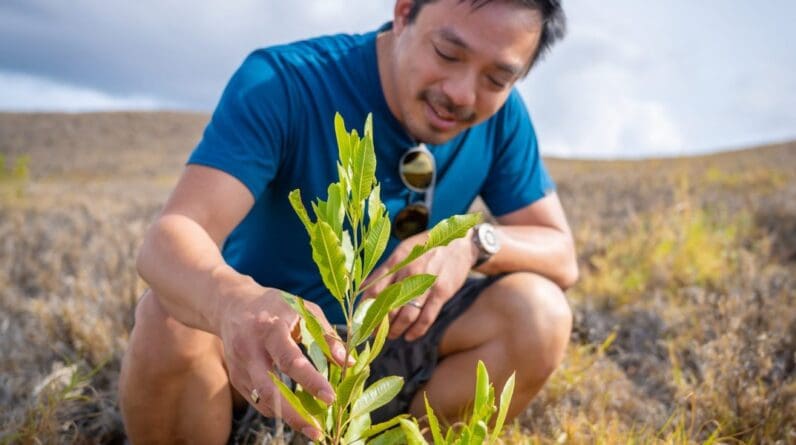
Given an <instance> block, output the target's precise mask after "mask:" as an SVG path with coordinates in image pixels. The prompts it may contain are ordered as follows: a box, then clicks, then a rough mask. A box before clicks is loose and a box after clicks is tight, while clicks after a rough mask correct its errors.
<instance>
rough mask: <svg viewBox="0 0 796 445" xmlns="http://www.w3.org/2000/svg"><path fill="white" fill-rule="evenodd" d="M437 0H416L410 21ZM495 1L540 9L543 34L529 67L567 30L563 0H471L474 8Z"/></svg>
mask: <svg viewBox="0 0 796 445" xmlns="http://www.w3.org/2000/svg"><path fill="white" fill-rule="evenodd" d="M435 1H436V0H414V2H415V4H414V5H413V6H412V9H411V10H410V11H409V16H408V19H409V23H412V22H414V20H415V18H416V17H417V14H418V13H419V12H420V10H421V9H423V6H425V5H427V4H429V3H433V2H435ZM464 1H466V0H459V2H460V3H462V2H464ZM493 1H504V2H508V3H513V4H516V5H519V6H523V7H526V8H529V9H533V10H535V11H539V13H540V14H541V15H542V34H541V36H540V37H539V46H538V47H537V48H536V51H535V52H534V53H533V55H532V56H531V61H530V62H531V63H530V64H529V65H528V68H529V69H530V67H532V66H533V65H534V64H535V63H536V61H537V60H539V59H540V58H542V57H543V56H544V55H545V54H547V53H548V52H549V51H550V47H551V46H553V43H555V42H556V41H558V40H561V39H563V38H564V35H565V34H566V32H567V17H566V15H564V9H563V8H562V7H561V0H469V2H470V3H471V4H472V6H473V8H474V9H478V8H481V7H482V6H484V5H487V4H489V3H492V2H493Z"/></svg>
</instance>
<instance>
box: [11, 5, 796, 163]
mask: <svg viewBox="0 0 796 445" xmlns="http://www.w3.org/2000/svg"><path fill="white" fill-rule="evenodd" d="M393 4H394V1H393V0H292V1H289V2H286V1H282V0H228V1H225V2H220V1H217V0H170V1H162V0H157V1H156V0H138V1H135V2H117V1H104V0H72V1H69V2H65V1H62V0H0V111H67V112H80V111H102V110H128V109H133V110H151V109H185V110H198V111H206V112H211V111H212V110H213V108H214V107H215V104H216V102H217V101H218V98H219V96H220V94H221V91H222V89H223V88H224V85H225V84H226V82H227V81H228V79H229V77H230V75H231V74H232V73H233V72H234V70H235V69H236V68H237V67H238V65H239V64H240V63H241V61H242V60H243V58H244V57H245V56H246V55H247V54H248V53H249V52H251V51H252V50H253V49H255V48H259V47H264V46H268V45H273V44H279V43H287V42H290V41H294V40H299V39H303V38H309V37H313V36H317V35H322V34H331V33H338V32H367V31H371V30H373V29H375V28H376V27H378V26H379V25H380V24H382V23H383V22H385V21H387V20H390V18H391V15H392V6H393ZM563 4H564V9H565V11H566V13H567V17H568V28H569V30H568V34H567V36H566V38H565V39H564V40H563V41H562V42H560V43H559V44H557V45H556V46H554V47H553V48H552V51H551V52H550V53H549V54H548V56H547V57H546V58H545V59H544V60H543V61H541V62H540V63H539V64H538V65H537V66H535V67H534V69H533V70H532V71H531V73H530V74H529V75H528V77H527V78H526V79H524V80H523V81H521V82H520V83H518V85H517V88H518V89H519V90H520V92H521V93H522V95H523V97H524V99H525V102H526V104H527V105H528V108H529V110H530V113H531V115H532V119H533V122H534V126H535V128H536V131H537V134H538V137H539V141H540V146H541V149H542V153H543V154H545V155H548V156H563V157H581V158H582V157H587V158H641V157H651V156H680V155H685V154H696V153H704V152H710V151H716V150H722V149H731V148H740V147H744V146H748V145H756V144H760V143H768V142H778V141H784V140H791V139H796V75H794V73H796V27H794V26H793V24H792V23H793V21H794V19H796V2H794V1H792V0H767V1H765V2H749V1H740V0H700V1H698V2H694V1H689V0H671V1H662V0H647V1H633V0H613V1H610V2H598V1H594V0H564V1H563Z"/></svg>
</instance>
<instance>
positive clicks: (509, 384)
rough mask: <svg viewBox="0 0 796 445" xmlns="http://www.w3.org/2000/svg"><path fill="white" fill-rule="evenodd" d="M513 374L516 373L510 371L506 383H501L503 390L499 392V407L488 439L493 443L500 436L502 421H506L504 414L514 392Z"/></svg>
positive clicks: (507, 409) (507, 410)
mask: <svg viewBox="0 0 796 445" xmlns="http://www.w3.org/2000/svg"><path fill="white" fill-rule="evenodd" d="M514 374H516V373H514V372H512V373H511V377H509V379H508V380H506V384H505V385H503V391H501V392H500V409H499V410H498V415H497V419H496V420H495V427H494V429H493V430H492V436H491V437H490V440H489V441H490V442H492V443H495V442H496V441H497V438H498V437H499V436H500V430H502V429H503V422H505V421H506V414H507V413H508V412H509V406H510V405H511V397H512V395H513V394H514Z"/></svg>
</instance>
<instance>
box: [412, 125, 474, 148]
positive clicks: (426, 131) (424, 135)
mask: <svg viewBox="0 0 796 445" xmlns="http://www.w3.org/2000/svg"><path fill="white" fill-rule="evenodd" d="M406 128H407V131H408V132H409V134H410V135H411V136H412V138H413V139H414V140H416V141H418V142H422V143H424V144H431V145H440V144H444V143H445V142H448V141H449V140H451V139H453V138H454V137H456V135H457V134H459V133H461V132H462V131H464V130H465V128H466V127H465V128H461V127H457V128H454V129H452V130H449V131H442V130H438V129H436V128H434V127H433V126H432V125H431V124H429V123H428V122H426V121H425V120H421V121H414V122H408V123H407V127H406Z"/></svg>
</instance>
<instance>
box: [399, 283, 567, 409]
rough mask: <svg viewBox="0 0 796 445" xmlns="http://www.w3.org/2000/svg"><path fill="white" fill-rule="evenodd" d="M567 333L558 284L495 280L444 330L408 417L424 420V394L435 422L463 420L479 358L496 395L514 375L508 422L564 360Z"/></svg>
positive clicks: (470, 399)
mask: <svg viewBox="0 0 796 445" xmlns="http://www.w3.org/2000/svg"><path fill="white" fill-rule="evenodd" d="M475 326H477V329H474V327H475ZM571 329H572V313H571V311H570V309H569V305H568V304H567V302H566V298H565V297H564V294H563V292H562V291H561V289H560V288H559V287H558V286H557V285H556V284H554V283H553V282H551V281H550V280H548V279H546V278H544V277H542V276H539V275H536V274H532V273H513V274H510V275H507V276H505V277H503V278H501V279H499V280H498V281H496V282H494V283H492V284H491V285H490V286H489V287H487V288H486V289H485V290H484V291H483V292H482V293H481V295H480V296H479V297H478V299H477V300H476V301H475V302H474V303H473V304H472V306H470V308H469V309H467V310H466V311H465V312H464V313H463V314H462V315H461V316H460V317H459V318H457V319H456V320H455V321H454V322H453V323H451V325H450V326H449V327H448V329H447V330H446V332H445V334H444V335H443V337H442V341H441V342H440V345H439V352H440V357H441V358H440V362H439V364H438V366H437V368H436V369H435V370H434V373H433V374H432V376H431V379H430V380H429V381H428V383H427V384H426V386H425V388H423V389H422V390H421V391H418V393H417V394H416V395H415V397H414V399H413V400H412V404H411V407H410V412H411V413H412V414H413V415H415V416H418V417H420V416H423V415H425V405H424V401H423V392H424V391H425V392H427V393H428V398H429V403H431V405H432V407H433V408H434V411H435V413H436V414H437V415H438V416H439V417H441V418H444V419H447V421H448V422H455V421H456V420H458V419H459V418H461V415H462V413H463V412H464V409H465V408H466V407H467V406H468V404H471V403H472V400H473V395H474V389H475V369H476V364H477V362H478V360H479V359H480V360H483V361H484V364H485V365H486V367H487V370H488V371H489V377H490V379H491V380H492V382H493V383H494V385H495V388H496V393H497V395H499V394H500V390H501V389H502V387H503V385H504V384H505V382H506V380H508V378H509V376H510V375H511V373H512V372H514V371H515V370H516V384H515V389H514V397H513V398H512V403H511V407H510V409H509V413H508V418H509V419H512V418H514V417H516V416H517V415H518V414H519V413H520V412H522V411H523V410H524V409H525V407H526V406H527V405H528V404H529V403H530V401H531V399H532V398H533V397H534V396H535V395H536V393H537V392H539V390H540V389H541V388H542V385H543V384H544V382H545V381H546V380H547V378H548V377H549V376H550V374H552V373H553V371H554V370H555V368H556V367H557V366H558V364H559V363H560V362H561V360H562V359H563V357H564V352H565V350H566V346H567V343H568V341H569V335H570V331H571Z"/></svg>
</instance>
